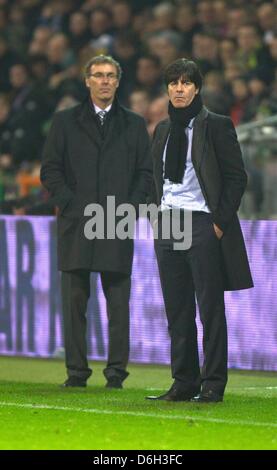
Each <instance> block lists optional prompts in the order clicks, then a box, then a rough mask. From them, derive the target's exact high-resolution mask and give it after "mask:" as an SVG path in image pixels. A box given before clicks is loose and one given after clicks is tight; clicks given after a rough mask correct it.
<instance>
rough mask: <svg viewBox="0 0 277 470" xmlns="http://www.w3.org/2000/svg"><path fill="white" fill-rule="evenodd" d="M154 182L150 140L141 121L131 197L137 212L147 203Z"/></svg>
mask: <svg viewBox="0 0 277 470" xmlns="http://www.w3.org/2000/svg"><path fill="white" fill-rule="evenodd" d="M151 182H152V162H151V156H150V138H149V135H148V132H147V129H146V125H145V122H144V120H143V119H141V120H140V124H139V131H138V139H137V148H136V168H135V175H134V184H133V189H132V193H131V197H130V201H131V203H132V204H133V205H134V207H135V208H136V210H137V209H138V206H139V204H145V203H146V202H147V196H148V195H149V191H150V188H151Z"/></svg>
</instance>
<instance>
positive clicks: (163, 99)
mask: <svg viewBox="0 0 277 470" xmlns="http://www.w3.org/2000/svg"><path fill="white" fill-rule="evenodd" d="M167 110H168V96H167V94H166V93H164V94H162V95H160V96H158V97H157V98H154V99H153V100H152V102H151V103H150V106H149V108H148V126H147V130H148V133H149V134H150V136H152V135H153V133H154V130H155V127H156V125H157V124H158V122H160V121H162V120H163V119H166V118H167V117H168V111H167Z"/></svg>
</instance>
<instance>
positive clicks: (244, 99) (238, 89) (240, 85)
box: [230, 77, 249, 126]
mask: <svg viewBox="0 0 277 470" xmlns="http://www.w3.org/2000/svg"><path fill="white" fill-rule="evenodd" d="M231 90H232V95H233V104H232V106H231V109H230V117H231V119H232V121H233V124H234V126H238V125H239V124H240V123H241V122H244V116H245V113H246V109H247V105H248V101H249V88H248V84H247V81H246V79H245V78H243V77H240V78H239V77H238V78H235V79H234V80H233V81H232V83H231Z"/></svg>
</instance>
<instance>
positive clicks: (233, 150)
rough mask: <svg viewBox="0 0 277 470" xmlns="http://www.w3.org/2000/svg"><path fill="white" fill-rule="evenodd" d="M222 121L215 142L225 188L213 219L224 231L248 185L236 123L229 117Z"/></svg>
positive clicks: (215, 133) (214, 134) (215, 135)
mask: <svg viewBox="0 0 277 470" xmlns="http://www.w3.org/2000/svg"><path fill="white" fill-rule="evenodd" d="M220 121H221V129H220V128H219V129H218V128H217V131H216V132H214V133H213V143H214V146H215V150H216V155H217V159H218V164H219V167H220V173H221V177H222V187H223V189H222V194H221V198H220V202H219V206H218V208H217V210H216V211H215V212H213V221H214V223H215V224H216V225H217V226H218V227H219V228H220V229H221V230H222V231H223V232H224V231H225V230H226V228H227V227H228V224H229V223H230V222H231V220H232V218H233V216H234V215H235V213H236V212H237V210H238V209H239V206H240V203H241V198H242V196H243V193H244V191H245V188H246V185H247V175H246V172H245V169H244V163H243V160H242V154H241V149H240V145H239V142H238V139H237V134H236V131H235V128H234V125H233V123H232V121H231V119H230V118H227V117H224V118H223V119H221V120H220ZM217 124H218V123H217Z"/></svg>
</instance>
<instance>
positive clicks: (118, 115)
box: [75, 98, 129, 150]
mask: <svg viewBox="0 0 277 470" xmlns="http://www.w3.org/2000/svg"><path fill="white" fill-rule="evenodd" d="M115 99H116V103H115V104H116V110H115V116H113V118H112V119H111V122H110V125H109V130H108V133H107V135H106V137H105V140H104V141H103V140H102V138H101V135H100V132H99V129H98V126H97V123H96V121H95V120H94V117H93V110H92V109H91V102H90V99H89V98H87V99H86V100H85V101H83V103H81V104H80V105H79V106H77V107H76V109H75V117H76V120H77V122H78V123H79V125H80V126H81V127H82V128H83V129H84V131H85V132H86V133H87V134H88V136H89V137H90V138H91V139H92V140H93V142H94V143H95V144H96V145H97V147H99V148H101V149H102V150H104V149H105V147H106V146H109V145H110V144H111V143H113V142H114V141H115V140H116V139H117V138H118V137H119V136H120V134H121V133H122V132H123V131H125V130H126V127H127V126H128V124H129V120H128V113H127V110H126V109H125V108H124V107H123V106H121V105H120V103H119V101H118V100H117V98H115Z"/></svg>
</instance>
